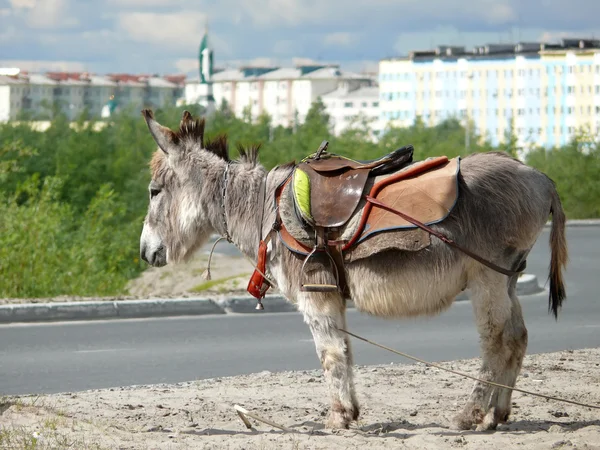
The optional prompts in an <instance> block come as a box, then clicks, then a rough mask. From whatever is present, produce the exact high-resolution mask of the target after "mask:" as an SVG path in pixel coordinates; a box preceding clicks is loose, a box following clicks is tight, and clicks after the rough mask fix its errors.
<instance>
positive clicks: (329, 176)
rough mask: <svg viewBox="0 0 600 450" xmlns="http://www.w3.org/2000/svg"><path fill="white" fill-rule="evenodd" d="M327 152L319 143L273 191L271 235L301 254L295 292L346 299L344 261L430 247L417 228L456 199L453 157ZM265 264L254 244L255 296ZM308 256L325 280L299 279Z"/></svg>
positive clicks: (407, 151) (262, 287)
mask: <svg viewBox="0 0 600 450" xmlns="http://www.w3.org/2000/svg"><path fill="white" fill-rule="evenodd" d="M327 148H328V142H327V141H323V142H322V143H321V145H320V147H319V149H318V150H317V152H316V153H314V154H312V155H310V156H308V157H306V158H304V159H303V160H302V161H300V163H298V164H297V165H296V166H295V167H294V169H293V170H292V172H291V173H290V175H289V176H288V177H287V178H286V179H285V180H284V181H283V182H282V183H281V184H280V185H279V186H278V187H277V189H276V191H275V198H274V206H275V209H276V211H277V219H276V223H275V224H274V226H273V230H274V231H276V234H277V236H278V238H279V241H280V242H281V243H283V245H285V246H286V247H287V248H288V249H289V250H291V251H292V252H294V253H296V254H298V255H301V256H303V257H304V262H303V265H302V273H301V280H300V281H301V287H300V289H301V290H302V291H308V292H340V293H342V295H343V296H344V297H345V298H348V297H349V292H348V286H347V283H346V278H345V267H344V263H345V262H351V261H354V260H358V259H361V258H365V257H369V256H371V255H373V254H376V253H378V252H380V251H385V250H387V249H389V248H396V249H400V250H407V251H417V250H420V249H422V248H425V247H427V246H428V245H429V242H430V236H429V233H428V232H427V231H425V230H424V227H425V228H426V227H427V225H429V224H433V223H437V222H439V221H441V220H443V219H444V218H445V217H447V215H448V214H449V213H450V211H451V210H452V209H453V207H454V205H455V204H456V201H457V199H458V178H457V177H458V172H459V163H460V158H459V157H458V158H454V159H452V160H449V159H448V158H447V157H445V156H440V157H434V158H428V159H426V160H423V161H418V162H413V152H414V148H413V147H412V146H410V145H409V146H405V147H402V148H400V149H398V150H395V151H393V152H391V153H390V154H388V155H385V156H383V157H381V158H377V159H374V160H369V161H357V160H353V159H350V158H347V157H344V156H340V155H336V154H333V153H328V152H327ZM374 206H375V208H374ZM387 207H391V208H398V207H399V208H401V209H402V212H400V215H399V214H398V212H399V211H397V210H392V211H391V212H390V211H388V210H386V208H387ZM390 232H392V233H391V234H390ZM267 239H270V234H269V237H268V238H267ZM261 249H262V252H261ZM265 259H266V244H265V243H264V242H262V241H261V247H260V248H259V264H258V266H259V267H260V270H257V271H255V274H254V275H253V277H252V279H251V281H250V283H249V285H248V291H249V292H250V293H251V294H252V295H253V296H255V297H257V298H259V299H260V298H262V297H263V296H264V294H265V292H266V290H267V289H268V286H269V284H268V283H267V282H266V281H265V278H264V276H263V275H262V274H263V273H264V266H265ZM313 259H317V260H320V261H318V262H317V266H316V267H320V268H322V267H324V265H325V264H327V265H329V266H330V268H331V270H330V271H328V272H327V273H329V274H330V275H331V276H332V279H331V280H326V282H320V283H305V282H304V278H305V277H306V275H307V267H310V266H313V267H314V265H313V264H310V262H311V261H312V260H313ZM319 281H323V280H322V279H319Z"/></svg>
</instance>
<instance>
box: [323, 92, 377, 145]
mask: <svg viewBox="0 0 600 450" xmlns="http://www.w3.org/2000/svg"><path fill="white" fill-rule="evenodd" d="M322 99H323V103H324V104H325V106H326V108H327V113H328V114H329V115H330V117H331V124H332V126H333V132H334V134H336V135H339V134H341V133H342V132H343V131H344V130H346V129H348V128H350V127H354V128H356V127H361V126H363V124H364V123H365V122H366V124H367V125H368V127H369V128H370V130H371V131H372V134H373V136H372V137H373V138H377V136H378V135H379V133H380V132H381V130H382V129H383V128H384V125H383V123H382V121H381V119H380V114H379V87H377V86H358V87H355V86H352V85H351V84H350V83H347V82H344V83H342V84H341V85H340V86H339V87H338V89H336V90H335V91H333V92H330V93H328V94H325V95H323V97H322Z"/></svg>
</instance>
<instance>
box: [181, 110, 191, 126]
mask: <svg viewBox="0 0 600 450" xmlns="http://www.w3.org/2000/svg"><path fill="white" fill-rule="evenodd" d="M192 119H193V117H192V114H191V113H190V112H189V111H187V110H185V111H183V114H182V115H181V122H182V123H183V122H187V121H188V120H192Z"/></svg>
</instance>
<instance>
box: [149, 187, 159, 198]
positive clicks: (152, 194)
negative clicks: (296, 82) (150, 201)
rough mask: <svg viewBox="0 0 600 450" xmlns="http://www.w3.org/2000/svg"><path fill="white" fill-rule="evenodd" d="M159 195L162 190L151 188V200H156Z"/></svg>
mask: <svg viewBox="0 0 600 450" xmlns="http://www.w3.org/2000/svg"><path fill="white" fill-rule="evenodd" d="M158 194H160V189H157V188H151V189H150V198H154V197H156V196H157V195H158Z"/></svg>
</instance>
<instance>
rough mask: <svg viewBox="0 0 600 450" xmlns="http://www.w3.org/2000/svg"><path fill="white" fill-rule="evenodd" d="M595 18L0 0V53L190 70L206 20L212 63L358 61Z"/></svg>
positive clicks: (533, 5) (502, 5) (590, 4)
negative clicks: (308, 59) (213, 54)
mask: <svg viewBox="0 0 600 450" xmlns="http://www.w3.org/2000/svg"><path fill="white" fill-rule="evenodd" d="M599 16H600V1H598V0H570V2H568V3H565V2H564V1H563V0H478V1H477V2H472V1H468V0H427V1H423V0H369V1H368V2H367V1H366V0H327V1H323V0H302V1H300V0H219V1H218V2H215V1H214V0H210V1H209V0H194V1H190V0H94V1H81V0H0V55H1V56H2V58H5V59H14V60H26V61H33V60H36V59H40V60H43V61H47V60H56V61H59V62H61V61H62V62H66V61H70V60H72V61H74V63H75V64H76V63H77V62H84V63H85V64H86V65H87V66H89V68H90V69H89V70H94V71H98V72H100V71H113V72H114V71H120V72H153V73H170V72H173V71H183V72H185V73H187V72H188V71H189V72H191V73H194V72H195V71H196V64H197V62H196V57H197V53H198V46H199V44H200V40H201V38H202V34H203V31H204V27H205V19H207V18H208V19H209V25H210V43H211V46H212V47H213V50H214V51H215V64H216V65H217V66H223V65H225V64H233V62H236V61H238V62H240V61H244V62H248V61H252V60H256V59H257V58H269V59H271V60H272V61H274V62H277V65H291V61H292V58H294V57H305V58H311V59H313V60H315V61H318V62H323V61H331V62H337V63H339V64H341V65H342V67H343V68H348V67H350V66H352V67H359V68H360V67H362V66H361V64H362V63H361V62H365V63H364V64H366V65H367V66H368V65H369V64H370V63H366V62H373V61H375V62H377V61H378V60H379V59H381V58H385V57H390V56H396V55H398V54H406V53H407V52H408V51H410V50H414V49H423V48H430V47H434V46H436V45H444V44H451V45H464V46H466V47H467V48H470V47H472V46H474V45H477V44H482V43H495V42H504V43H507V42H516V41H519V40H521V41H525V40H530V41H538V40H541V39H544V40H546V39H549V40H552V41H554V40H555V39H556V38H559V37H564V36H569V37H592V36H593V35H595V36H600V25H598V23H597V17H599ZM348 70H355V69H351V68H349V69H348Z"/></svg>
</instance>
